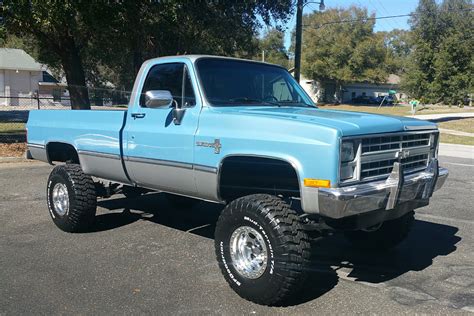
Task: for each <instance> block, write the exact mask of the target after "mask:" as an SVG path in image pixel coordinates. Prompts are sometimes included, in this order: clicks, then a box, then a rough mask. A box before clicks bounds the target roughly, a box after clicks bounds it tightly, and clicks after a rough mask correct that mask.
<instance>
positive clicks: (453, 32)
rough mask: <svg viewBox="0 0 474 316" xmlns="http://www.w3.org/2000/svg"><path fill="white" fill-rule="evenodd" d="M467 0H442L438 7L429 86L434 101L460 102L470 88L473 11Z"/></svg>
mask: <svg viewBox="0 0 474 316" xmlns="http://www.w3.org/2000/svg"><path fill="white" fill-rule="evenodd" d="M469 9H470V10H472V2H471V1H469V0H445V1H444V2H443V3H442V4H441V7H440V12H439V19H440V24H441V25H442V27H443V28H444V29H446V32H445V33H444V34H443V35H442V38H441V41H440V43H439V47H438V53H437V54H436V55H435V56H434V59H433V68H434V70H435V76H434V78H433V82H432V83H431V85H430V89H431V90H432V91H433V94H434V95H436V99H437V100H436V101H441V102H443V103H445V104H460V103H463V101H464V98H465V97H466V96H467V95H469V94H470V93H473V92H474V91H473V88H474V58H473V52H472V49H473V47H474V12H472V11H469Z"/></svg>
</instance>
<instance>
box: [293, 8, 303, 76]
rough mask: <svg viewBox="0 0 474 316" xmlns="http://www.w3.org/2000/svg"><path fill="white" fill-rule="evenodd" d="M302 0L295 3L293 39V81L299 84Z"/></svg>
mask: <svg viewBox="0 0 474 316" xmlns="http://www.w3.org/2000/svg"><path fill="white" fill-rule="evenodd" d="M302 20H303V0H298V1H297V3H296V39H295V79H296V81H297V82H298V83H299V82H300V70H301V35H302V33H303V21H302Z"/></svg>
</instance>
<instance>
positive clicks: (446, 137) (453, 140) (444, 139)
mask: <svg viewBox="0 0 474 316" xmlns="http://www.w3.org/2000/svg"><path fill="white" fill-rule="evenodd" d="M440 142H441V143H450V144H461V145H471V146H474V137H467V136H456V135H450V134H445V133H441V138H440Z"/></svg>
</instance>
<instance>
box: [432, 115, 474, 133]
mask: <svg viewBox="0 0 474 316" xmlns="http://www.w3.org/2000/svg"><path fill="white" fill-rule="evenodd" d="M438 126H439V127H440V128H446V129H452V130H455V131H460V132H467V133H474V118H461V119H457V120H452V121H446V122H441V123H438Z"/></svg>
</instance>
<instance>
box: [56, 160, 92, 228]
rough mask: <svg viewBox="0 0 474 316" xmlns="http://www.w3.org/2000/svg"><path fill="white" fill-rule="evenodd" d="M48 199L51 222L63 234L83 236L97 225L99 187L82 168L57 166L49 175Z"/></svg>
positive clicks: (74, 165)
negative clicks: (93, 224)
mask: <svg viewBox="0 0 474 316" xmlns="http://www.w3.org/2000/svg"><path fill="white" fill-rule="evenodd" d="M47 198H48V209H49V213H50V215H51V218H52V219H53V222H54V224H56V226H58V227H59V228H60V229H61V230H63V231H65V232H70V233H76V232H81V231H85V230H87V228H88V227H90V225H91V224H92V223H93V221H94V218H95V212H96V208H97V196H96V192H95V185H94V181H93V180H92V178H91V177H90V176H88V175H86V174H84V172H83V171H82V168H81V166H80V165H76V164H66V165H60V166H56V167H55V168H54V169H53V171H51V174H50V175H49V179H48V187H47Z"/></svg>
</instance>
